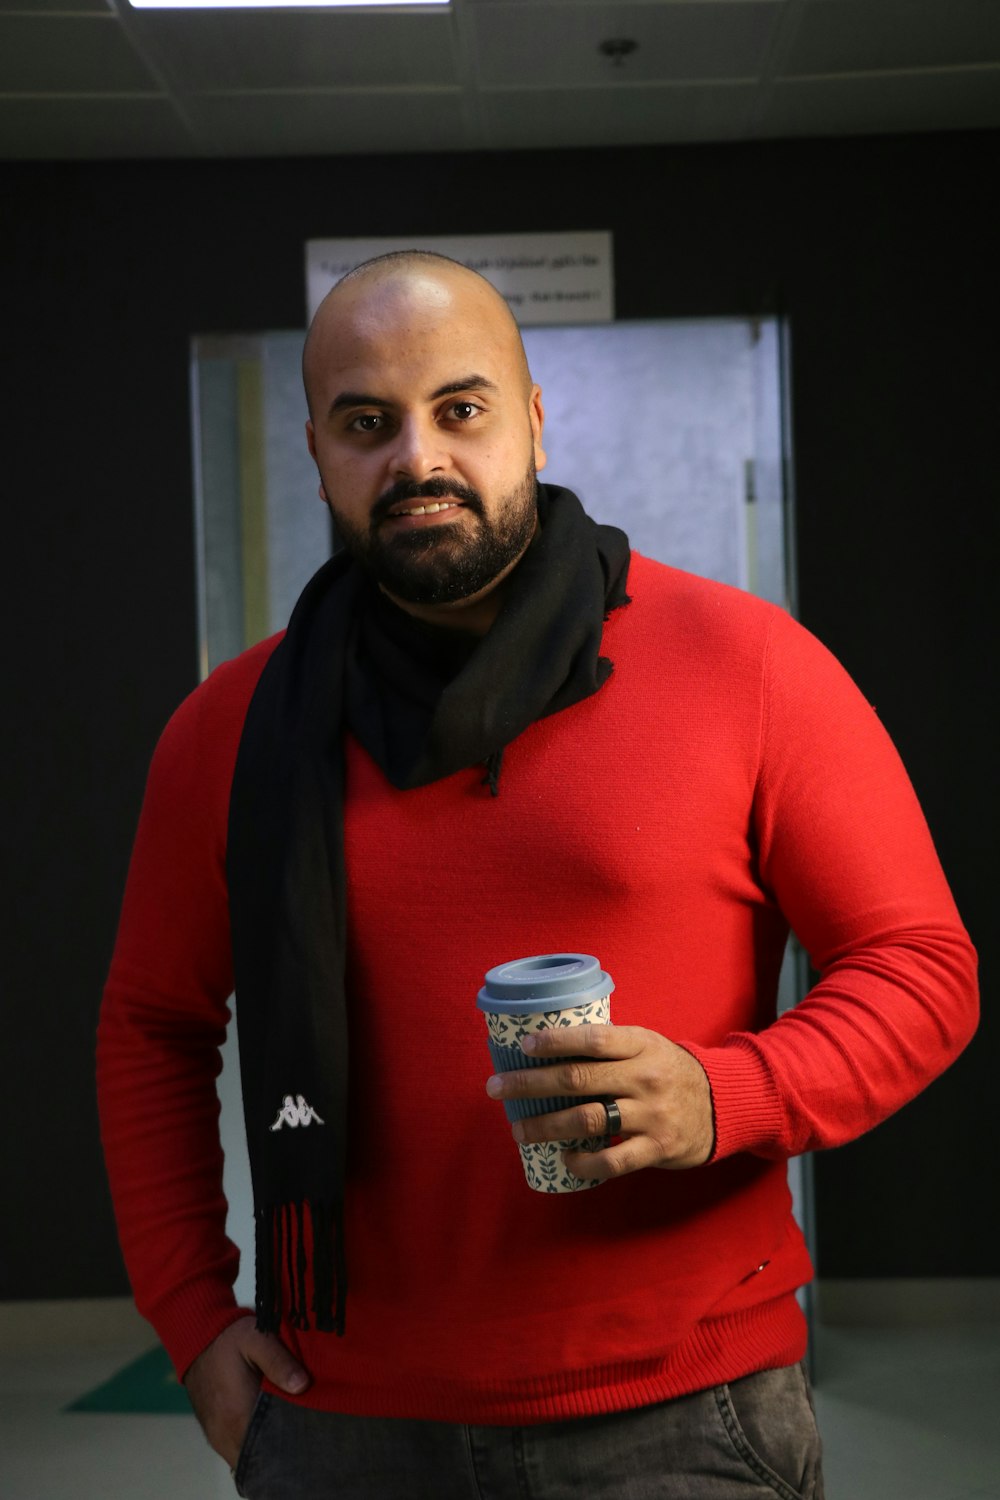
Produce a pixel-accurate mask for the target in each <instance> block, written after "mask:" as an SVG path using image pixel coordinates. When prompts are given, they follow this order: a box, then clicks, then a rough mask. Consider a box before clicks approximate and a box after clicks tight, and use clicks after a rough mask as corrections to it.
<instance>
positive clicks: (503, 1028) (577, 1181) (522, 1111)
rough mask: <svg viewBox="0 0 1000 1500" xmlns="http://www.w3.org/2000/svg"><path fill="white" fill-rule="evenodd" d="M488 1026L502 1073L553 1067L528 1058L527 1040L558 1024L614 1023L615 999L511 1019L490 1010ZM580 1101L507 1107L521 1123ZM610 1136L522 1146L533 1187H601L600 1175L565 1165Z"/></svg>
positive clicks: (577, 1189)
mask: <svg viewBox="0 0 1000 1500" xmlns="http://www.w3.org/2000/svg"><path fill="white" fill-rule="evenodd" d="M486 1024H487V1028H488V1036H489V1048H490V1055H491V1057H492V1059H493V1066H494V1068H495V1069H496V1071H497V1072H498V1073H505V1072H510V1071H511V1070H512V1069H514V1068H518V1069H521V1068H531V1067H539V1068H540V1067H547V1066H548V1064H547V1063H545V1062H543V1061H541V1060H539V1059H538V1058H533V1057H528V1056H527V1055H526V1054H525V1053H524V1052H522V1051H521V1038H522V1037H525V1036H527V1035H528V1034H529V1033H530V1032H532V1031H546V1030H548V1029H549V1028H550V1027H552V1026H584V1025H587V1024H590V1025H593V1026H609V1025H610V1024H611V996H610V994H608V995H602V996H601V997H600V998H599V999H597V1000H590V1001H588V1002H587V1003H586V1004H584V1005H571V1006H567V1007H566V1008H565V1009H564V1010H545V1011H534V1012H531V1013H530V1014H528V1015H519V1016H515V1015H510V1014H508V1013H506V1012H504V1011H487V1012H486ZM582 1102H583V1101H582V1100H581V1099H580V1098H570V1097H566V1096H563V1097H558V1098H557V1097H552V1098H548V1099H508V1100H506V1101H505V1103H504V1108H505V1109H506V1111H507V1118H508V1119H509V1120H511V1121H514V1120H521V1119H524V1118H526V1117H527V1116H529V1115H542V1114H550V1113H551V1112H552V1111H554V1110H557V1109H571V1108H572V1107H573V1105H575V1104H580V1103H582ZM610 1143H611V1138H610V1136H607V1135H598V1136H589V1137H587V1139H585V1140H572V1141H533V1142H531V1143H530V1144H528V1145H524V1146H522V1145H519V1146H518V1148H517V1149H518V1151H519V1152H520V1153H521V1163H522V1165H523V1167H524V1175H525V1178H526V1180H527V1183H528V1186H529V1187H531V1188H534V1190H535V1191H536V1192H538V1193H579V1192H582V1191H583V1190H584V1189H585V1188H592V1187H599V1186H600V1184H601V1179H600V1178H596V1177H588V1178H582V1177H574V1176H573V1175H572V1173H571V1172H569V1171H567V1169H566V1164H565V1162H564V1161H563V1155H562V1154H563V1152H564V1151H601V1150H603V1149H604V1148H605V1147H606V1146H608V1145H610Z"/></svg>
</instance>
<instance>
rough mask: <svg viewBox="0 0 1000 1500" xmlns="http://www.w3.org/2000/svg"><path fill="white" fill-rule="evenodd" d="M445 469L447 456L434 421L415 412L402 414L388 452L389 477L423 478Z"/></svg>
mask: <svg viewBox="0 0 1000 1500" xmlns="http://www.w3.org/2000/svg"><path fill="white" fill-rule="evenodd" d="M446 468H447V458H446V454H445V451H444V446H443V443H442V440H441V432H440V430H439V429H438V427H437V425H436V423H435V422H433V421H431V420H429V419H427V418H424V417H421V416H419V415H418V414H415V413H410V414H408V415H407V416H405V417H404V418H403V420H402V421H401V422H400V425H399V430H398V432H397V434H396V439H395V441H394V443H393V444H392V449H391V451H390V453H389V472H390V474H391V477H392V478H393V480H396V479H416V480H421V479H427V478H428V477H429V476H430V475H431V474H439V473H442V472H443V471H444V470H445V469H446Z"/></svg>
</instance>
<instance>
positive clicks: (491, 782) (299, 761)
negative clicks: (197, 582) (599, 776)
mask: <svg viewBox="0 0 1000 1500" xmlns="http://www.w3.org/2000/svg"><path fill="white" fill-rule="evenodd" d="M539 516H540V519H541V523H542V524H541V529H540V531H539V533H538V534H537V535H536V538H535V540H534V542H533V543H532V545H531V546H530V547H529V549H528V551H527V553H526V554H525V556H524V557H523V558H522V559H521V561H520V562H519V563H518V565H517V567H516V568H515V569H514V571H513V573H512V574H511V576H510V580H509V582H508V583H507V585H506V587H505V594H504V601H503V606H502V608H501V610H500V613H499V615H498V616H497V618H496V620H495V621H494V623H493V625H492V626H491V628H490V630H489V631H488V632H487V634H486V635H485V636H483V637H482V638H481V639H480V638H475V637H470V636H468V635H466V634H465V633H464V632H459V631H446V630H443V629H436V628H425V627H421V626H419V625H418V624H417V622H415V621H414V620H413V619H412V617H410V616H408V615H405V614H404V612H403V611H400V610H397V609H396V608H395V606H393V605H392V604H391V603H389V602H388V601H386V600H385V599H384V597H383V596H382V595H380V594H379V593H378V591H377V590H376V589H375V588H374V587H373V585H372V584H371V583H370V582H369V581H368V580H367V578H366V576H365V575H364V574H363V572H362V570H361V569H360V568H359V567H358V566H357V565H356V564H355V563H353V562H351V561H350V559H348V558H347V557H346V555H345V554H343V553H341V554H338V555H337V556H335V557H333V558H331V560H330V561H329V562H328V563H326V564H325V565H324V566H323V567H322V568H321V569H320V570H319V572H318V573H317V574H316V575H315V577H314V578H313V579H312V580H311V581H310V582H309V583H308V584H307V585H306V588H305V590H304V592H303V594H302V596H301V598H300V599H299V601H298V603H297V604H296V606H295V610H294V611H293V614H292V617H291V620H290V622H289V626H288V632H287V634H286V636H285V638H284V640H283V641H282V642H281V643H280V644H279V645H278V647H277V648H276V649H275V651H274V652H273V654H272V655H271V656H270V658H269V659H268V662H267V664H266V666H265V668H264V671H263V673H262V674H261V677H260V681H259V683H258V685H257V688H256V690H255V692H254V695H253V698H252V700H251V703H250V707H249V709H248V711H247V716H246V721H245V723H244V727H243V734H242V737H241V739H240V746H239V752H238V755H237V760H236V769H235V771H234V774H233V785H232V793H231V797H230V806H229V836H228V847H227V856H226V870H227V879H228V884H229V905H230V922H231V928H232V944H233V967H234V974H235V983H236V994H237V1004H238V1021H239V1041H240V1066H241V1070H242V1078H243V1107H244V1113H245V1116H246V1128H247V1142H248V1145H249V1151H250V1167H251V1175H252V1178H253V1190H254V1215H255V1220H256V1232H257V1235H256V1237H257V1247H256V1248H257V1326H258V1327H259V1328H262V1329H271V1330H274V1329H277V1328H278V1326H279V1324H280V1322H281V1319H282V1317H285V1318H286V1319H287V1320H288V1321H289V1323H291V1324H292V1325H293V1326H294V1327H297V1328H308V1327H309V1326H310V1312H312V1314H313V1317H314V1320H315V1326H316V1328H318V1329H321V1330H324V1331H332V1330H335V1331H336V1332H337V1333H342V1332H343V1330H344V1305H345V1298H346V1291H347V1277H346V1260H345V1255H344V1226H343V1199H344V1179H345V1173H346V1166H347V1100H348V1065H347V1056H348V1053H347V997H346V994H345V985H344V966H345V955H346V951H347V933H346V917H345V886H346V876H345V870H344V834H343V801H344V751H343V741H344V730H345V729H346V728H349V729H350V730H351V732H352V733H353V734H354V735H355V736H356V738H357V739H358V740H359V741H360V742H361V744H362V745H363V746H364V747H365V749H366V750H367V751H368V753H369V754H370V755H371V756H372V758H373V759H374V760H375V761H376V763H377V764H378V765H379V766H380V767H381V769H382V771H383V772H384V773H385V775H386V777H387V778H388V780H389V781H390V782H391V783H392V785H393V786H396V787H399V788H410V787H418V786H426V785H427V784H428V783H429V782H432V781H437V780H440V779H441V778H443V777H445V776H450V775H452V774H453V773H454V772H456V771H460V770H462V769H464V768H466V767H471V766H475V765H482V766H484V768H485V771H486V774H485V776H484V778H483V780H484V784H485V785H487V786H488V787H489V791H488V792H487V791H484V795H489V793H490V792H492V793H493V794H494V795H496V793H497V790H498V778H499V774H500V760H501V757H502V754H503V750H504V747H505V746H506V745H508V744H510V743H511V741H513V740H514V739H516V738H517V736H518V735H519V734H520V733H521V732H522V730H524V729H526V728H527V727H528V725H529V724H532V723H534V721H535V720H536V719H541V718H545V717H546V716H547V715H548V714H553V713H557V712H558V711H559V710H560V709H562V708H567V707H569V705H570V704H573V703H578V702H579V701H580V700H581V699H583V698H586V697H589V696H590V694H591V693H595V692H596V691H597V690H598V688H599V687H601V685H602V684H603V683H604V682H605V681H606V680H607V678H608V676H609V675H610V672H611V663H610V661H608V660H607V658H605V657H602V656H601V655H600V654H599V653H600V643H601V632H602V626H603V622H604V620H605V619H606V618H607V616H608V614H609V613H610V611H611V610H613V609H616V608H617V607H618V606H619V605H622V604H626V603H627V602H628V599H627V595H626V593H625V584H626V579H627V575H628V564H629V548H628V539H627V537H626V536H625V534H624V532H621V531H618V530H617V529H616V528H615V527H612V526H598V525H596V524H595V523H594V522H593V521H591V520H590V518H589V517H588V516H587V515H585V513H584V511H583V508H582V506H581V505H580V502H579V500H577V498H576V496H575V495H573V494H571V493H570V492H569V491H568V490H563V489H559V488H557V487H555V486H551V485H541V486H539ZM487 957H488V955H487ZM484 967H485V960H484ZM310 1238H311V1252H310V1249H309V1240H310ZM310 1261H311V1274H310V1265H309V1262H310ZM283 1275H284V1276H285V1277H287V1281H288V1285H289V1287H290V1302H289V1305H288V1306H283V1302H284V1298H283V1294H282V1281H283Z"/></svg>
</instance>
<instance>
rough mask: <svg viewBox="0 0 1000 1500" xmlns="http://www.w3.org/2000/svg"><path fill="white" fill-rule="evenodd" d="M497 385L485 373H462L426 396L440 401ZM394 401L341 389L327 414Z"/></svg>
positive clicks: (492, 388)
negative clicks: (463, 392) (444, 397)
mask: <svg viewBox="0 0 1000 1500" xmlns="http://www.w3.org/2000/svg"><path fill="white" fill-rule="evenodd" d="M497 389H498V387H497V385H496V384H495V383H494V382H493V381H492V380H487V378H486V376H485V375H464V376H463V377H462V379H461V380H449V381H448V383H447V384H446V385H439V386H438V388H437V390H436V391H431V393H430V396H429V397H428V398H427V399H428V400H429V401H440V399H441V397H442V396H457V395H458V393H459V392H460V391H496V390H497ZM395 405H396V402H395V401H389V400H388V399H387V398H386V397H385V396H373V395H370V394H368V393H367V392H365V391H341V393H340V395H339V396H335V397H334V398H333V400H332V401H331V402H330V410H329V413H328V415H329V416H333V413H334V412H335V411H343V410H344V408H345V407H352V406H383V407H391V406H395Z"/></svg>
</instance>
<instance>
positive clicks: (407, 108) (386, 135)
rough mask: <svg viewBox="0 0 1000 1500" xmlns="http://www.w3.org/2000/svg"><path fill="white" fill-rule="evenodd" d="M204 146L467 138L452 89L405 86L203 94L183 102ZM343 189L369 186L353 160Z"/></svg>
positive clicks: (338, 149) (337, 145) (449, 147)
mask: <svg viewBox="0 0 1000 1500" xmlns="http://www.w3.org/2000/svg"><path fill="white" fill-rule="evenodd" d="M188 108H189V113H190V117H191V120H192V124H193V126H194V128H195V129H196V130H197V131H198V134H199V138H200V139H201V141H202V143H203V145H204V146H205V148H206V149H211V150H216V151H219V152H222V153H223V154H226V155H230V156H314V155H341V154H354V153H358V154H360V153H368V152H371V153H374V152H379V151H455V150H460V149H462V147H464V146H466V145H467V141H466V140H465V135H464V128H463V114H462V110H463V106H462V96H461V93H460V91H459V90H458V89H440V90H428V91H426V92H420V93H417V92H413V93H407V92H405V91H403V90H393V91H392V92H386V93H375V92H371V93H361V92H359V93H353V94H318V93H317V94H301V93H295V94H284V95H282V94H252V95H246V94H243V95H240V94H227V95H219V94H202V95H200V96H198V97H195V98H192V99H190V100H189V101H188ZM357 178H358V180H357V182H356V183H353V184H352V183H346V184H344V185H343V186H344V188H345V190H346V191H349V192H350V191H355V190H356V191H357V192H359V193H361V194H364V193H365V192H367V191H370V190H371V189H372V180H371V176H370V174H369V172H368V169H367V168H365V167H362V166H359V167H358V172H357Z"/></svg>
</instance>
